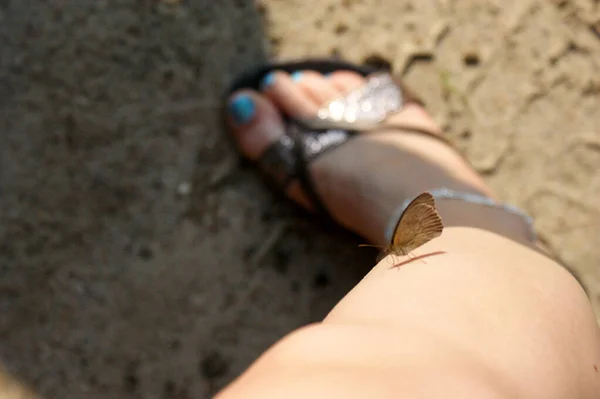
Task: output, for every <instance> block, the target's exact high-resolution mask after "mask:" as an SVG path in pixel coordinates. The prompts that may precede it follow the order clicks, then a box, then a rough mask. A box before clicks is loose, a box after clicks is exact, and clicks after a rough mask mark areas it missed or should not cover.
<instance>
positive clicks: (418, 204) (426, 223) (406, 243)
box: [391, 193, 444, 255]
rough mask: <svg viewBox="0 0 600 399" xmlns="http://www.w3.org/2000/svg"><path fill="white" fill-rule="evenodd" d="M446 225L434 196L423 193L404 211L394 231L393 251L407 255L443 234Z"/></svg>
mask: <svg viewBox="0 0 600 399" xmlns="http://www.w3.org/2000/svg"><path fill="white" fill-rule="evenodd" d="M443 229H444V225H443V223H442V218H441V217H440V215H439V213H438V211H437V209H436V207H435V200H434V198H433V196H432V195H431V194H429V193H423V194H421V195H419V196H418V197H417V198H415V199H414V200H413V201H412V202H411V203H410V204H409V205H408V206H407V207H406V209H405V210H404V212H403V213H402V216H400V220H399V221H398V224H397V225H396V229H395V230H394V236H393V237H392V244H391V249H392V250H393V251H394V252H397V253H400V254H403V255H406V254H408V253H409V252H410V251H412V250H413V249H415V248H418V247H420V246H421V245H423V244H425V243H426V242H428V241H431V240H432V239H434V238H436V237H439V236H440V235H441V234H442V230H443Z"/></svg>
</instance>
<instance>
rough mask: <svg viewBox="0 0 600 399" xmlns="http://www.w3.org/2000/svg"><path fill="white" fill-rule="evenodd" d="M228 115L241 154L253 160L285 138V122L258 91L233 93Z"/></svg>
mask: <svg viewBox="0 0 600 399" xmlns="http://www.w3.org/2000/svg"><path fill="white" fill-rule="evenodd" d="M227 111H228V117H227V121H228V123H229V126H230V127H231V129H232V131H233V134H234V136H235V140H236V142H237V143H238V146H239V147H240V150H241V151H242V152H243V153H244V154H245V155H246V156H247V157H248V158H250V159H252V160H256V159H258V157H259V156H260V155H261V154H262V153H263V152H264V151H265V150H266V149H267V148H268V147H269V145H270V144H271V143H273V142H274V141H276V140H277V139H278V138H279V137H281V136H282V135H283V134H284V131H285V130H284V125H283V121H282V119H281V116H280V114H279V112H278V111H277V109H276V108H275V106H274V105H273V103H271V102H270V101H269V100H268V99H267V98H265V97H264V96H262V95H260V94H259V93H257V92H255V91H252V90H241V91H238V92H235V93H233V95H232V96H231V98H230V99H229V103H228V105H227Z"/></svg>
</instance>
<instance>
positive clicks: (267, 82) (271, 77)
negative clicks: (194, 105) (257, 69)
mask: <svg viewBox="0 0 600 399" xmlns="http://www.w3.org/2000/svg"><path fill="white" fill-rule="evenodd" d="M274 82H275V74H274V73H273V72H270V73H268V74H267V75H266V76H265V77H264V78H263V80H262V82H261V84H260V87H261V89H265V88H267V87H269V86H271V85H272V84H273V83H274Z"/></svg>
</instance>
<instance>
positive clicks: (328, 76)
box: [323, 72, 333, 78]
mask: <svg viewBox="0 0 600 399" xmlns="http://www.w3.org/2000/svg"><path fill="white" fill-rule="evenodd" d="M332 73H333V72H328V73H326V74H325V75H323V76H324V77H326V78H330V77H331V74H332Z"/></svg>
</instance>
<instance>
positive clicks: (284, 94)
mask: <svg viewBox="0 0 600 399" xmlns="http://www.w3.org/2000/svg"><path fill="white" fill-rule="evenodd" d="M261 88H262V91H263V93H264V94H265V96H267V97H268V98H269V99H270V100H271V101H273V103H274V104H275V105H276V106H277V107H278V108H280V109H281V111H282V112H283V113H285V114H286V115H288V116H290V117H293V118H300V119H304V118H311V117H313V116H314V115H316V114H317V111H318V109H319V104H318V103H317V102H315V101H314V100H313V99H312V98H311V97H309V96H307V95H306V93H305V92H304V91H303V90H302V89H301V88H300V87H299V86H298V85H297V84H296V82H295V81H294V79H293V78H292V77H291V76H290V75H289V74H287V73H286V72H281V71H275V72H271V73H269V74H268V75H267V76H265V78H264V79H263V82H262V85H261Z"/></svg>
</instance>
